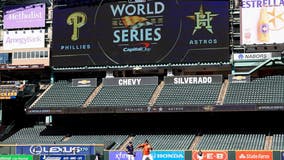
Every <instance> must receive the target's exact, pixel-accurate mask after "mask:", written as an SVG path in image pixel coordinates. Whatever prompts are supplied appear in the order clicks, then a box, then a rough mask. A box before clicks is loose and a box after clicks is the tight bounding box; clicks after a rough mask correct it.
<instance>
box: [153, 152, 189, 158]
mask: <svg viewBox="0 0 284 160" xmlns="http://www.w3.org/2000/svg"><path fill="white" fill-rule="evenodd" d="M151 155H152V157H153V159H154V160H184V151H158V150H156V151H155V150H154V151H152V152H151Z"/></svg>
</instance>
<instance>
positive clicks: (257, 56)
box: [234, 52, 272, 61]
mask: <svg viewBox="0 0 284 160" xmlns="http://www.w3.org/2000/svg"><path fill="white" fill-rule="evenodd" d="M270 58H272V53H271V52H263V53H261V52H260V53H235V54H234V61H264V60H267V59H270Z"/></svg>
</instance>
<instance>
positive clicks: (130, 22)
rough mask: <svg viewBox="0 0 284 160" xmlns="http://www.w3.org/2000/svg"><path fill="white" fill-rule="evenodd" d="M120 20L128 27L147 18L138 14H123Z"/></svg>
mask: <svg viewBox="0 0 284 160" xmlns="http://www.w3.org/2000/svg"><path fill="white" fill-rule="evenodd" d="M121 20H122V23H123V24H124V26H125V27H126V28H128V27H129V26H133V25H134V24H136V23H139V22H145V21H147V20H148V19H147V18H144V17H140V16H124V17H122V18H121Z"/></svg>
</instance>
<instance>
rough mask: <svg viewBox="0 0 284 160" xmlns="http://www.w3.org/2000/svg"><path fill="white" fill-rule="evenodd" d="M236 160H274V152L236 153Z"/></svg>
mask: <svg viewBox="0 0 284 160" xmlns="http://www.w3.org/2000/svg"><path fill="white" fill-rule="evenodd" d="M236 160H273V155H272V151H236Z"/></svg>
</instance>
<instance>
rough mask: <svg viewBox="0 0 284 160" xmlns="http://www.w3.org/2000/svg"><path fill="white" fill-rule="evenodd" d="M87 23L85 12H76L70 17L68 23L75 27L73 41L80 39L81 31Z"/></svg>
mask: <svg viewBox="0 0 284 160" xmlns="http://www.w3.org/2000/svg"><path fill="white" fill-rule="evenodd" d="M86 22H87V15H86V14H85V13H83V12H74V13H72V14H70V15H69V16H68V18H67V20H66V23H67V24H68V25H72V26H73V33H72V36H71V40H72V41H76V40H78V39H79V29H80V28H81V27H83V26H84V25H85V24H86Z"/></svg>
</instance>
